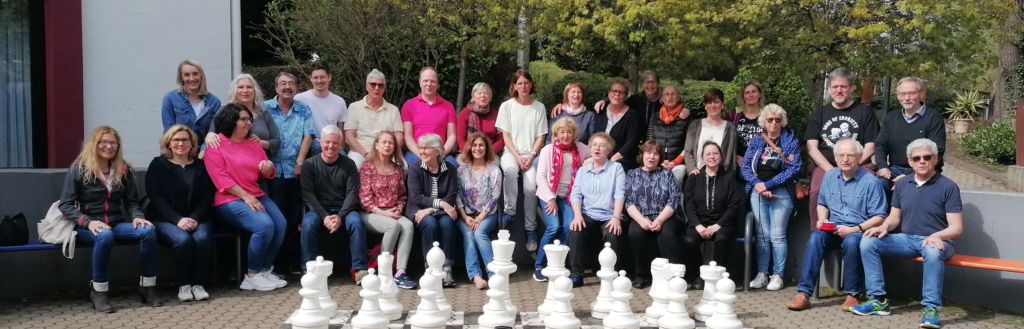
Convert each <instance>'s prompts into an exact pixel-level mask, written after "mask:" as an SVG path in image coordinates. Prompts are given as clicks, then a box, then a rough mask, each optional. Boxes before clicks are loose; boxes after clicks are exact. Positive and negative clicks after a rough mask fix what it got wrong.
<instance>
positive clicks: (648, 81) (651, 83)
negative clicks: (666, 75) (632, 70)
mask: <svg viewBox="0 0 1024 329" xmlns="http://www.w3.org/2000/svg"><path fill="white" fill-rule="evenodd" d="M644 84H645V85H656V84H658V81H654V80H647V81H644Z"/></svg>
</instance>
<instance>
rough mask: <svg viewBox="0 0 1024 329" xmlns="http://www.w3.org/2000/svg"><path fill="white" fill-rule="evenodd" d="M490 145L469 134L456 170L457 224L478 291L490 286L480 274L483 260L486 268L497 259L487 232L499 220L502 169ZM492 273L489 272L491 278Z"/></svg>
mask: <svg viewBox="0 0 1024 329" xmlns="http://www.w3.org/2000/svg"><path fill="white" fill-rule="evenodd" d="M491 145H492V143H491V139H490V138H488V137H487V135H486V134H484V133H483V132H475V133H472V134H470V135H469V137H468V138H467V140H466V146H467V148H466V149H464V150H463V151H462V156H461V157H459V161H460V163H459V168H458V169H456V175H457V176H458V179H459V187H460V188H459V196H458V198H457V199H456V209H458V212H459V219H460V220H457V221H456V223H457V224H458V225H459V230H460V231H462V244H463V246H464V248H465V249H466V250H465V252H466V272H467V274H468V275H469V278H470V280H472V281H473V284H474V285H476V288H477V289H483V288H484V287H487V281H486V280H484V278H483V276H482V273H481V271H480V267H481V266H480V264H481V263H480V259H483V261H484V262H483V265H484V266H487V263H490V262H491V260H492V259H493V258H494V253H493V252H492V251H491V237H490V236H488V233H490V232H491V229H493V228H494V225H495V223H497V221H498V215H497V212H498V198H499V197H501V168H498V164H497V161H495V160H497V156H495V155H494V150H493V149H491ZM490 274H491V273H490V272H489V271H488V276H490Z"/></svg>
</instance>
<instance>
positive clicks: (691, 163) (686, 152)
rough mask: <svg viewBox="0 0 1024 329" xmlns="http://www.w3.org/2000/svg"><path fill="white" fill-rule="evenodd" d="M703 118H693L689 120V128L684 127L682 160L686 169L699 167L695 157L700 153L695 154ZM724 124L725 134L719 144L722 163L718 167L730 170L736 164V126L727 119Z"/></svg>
mask: <svg viewBox="0 0 1024 329" xmlns="http://www.w3.org/2000/svg"><path fill="white" fill-rule="evenodd" d="M702 122H704V119H700V120H693V122H690V128H687V129H686V143H685V144H684V145H683V156H684V157H685V159H683V161H684V162H685V163H686V169H687V170H694V169H700V168H696V166H697V158H696V157H699V156H700V154H697V148H698V147H699V146H700V145H697V143H700V131H701V130H702V129H703V128H702V125H701V123H702ZM723 124H724V125H725V136H723V137H722V142H721V143H719V146H721V147H722V152H721V153H722V164H721V165H720V167H721V168H722V169H725V170H729V171H732V168H733V167H734V166H735V165H736V164H735V162H736V157H735V155H736V127H735V126H733V125H732V123H731V122H729V121H724V123H723Z"/></svg>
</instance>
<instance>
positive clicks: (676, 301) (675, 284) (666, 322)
mask: <svg viewBox="0 0 1024 329" xmlns="http://www.w3.org/2000/svg"><path fill="white" fill-rule="evenodd" d="M677 266H678V267H677ZM685 269H686V267H685V266H683V265H678V264H670V265H669V270H668V271H672V270H675V271H673V272H674V273H675V277H673V278H671V279H669V280H668V285H667V288H668V292H666V294H665V296H666V297H667V298H668V312H667V313H665V315H663V316H662V317H660V318H658V328H659V329H694V328H696V327H697V323H696V322H694V321H693V319H690V315H689V314H688V313H687V312H686V304H685V302H686V299H687V298H689V297H690V296H688V295H686V280H684V279H683V273H685Z"/></svg>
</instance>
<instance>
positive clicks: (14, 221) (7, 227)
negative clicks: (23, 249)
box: [0, 213, 28, 246]
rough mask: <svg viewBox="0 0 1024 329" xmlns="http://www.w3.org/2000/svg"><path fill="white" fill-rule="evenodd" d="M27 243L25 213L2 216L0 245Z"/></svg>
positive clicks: (0, 221)
mask: <svg viewBox="0 0 1024 329" xmlns="http://www.w3.org/2000/svg"><path fill="white" fill-rule="evenodd" d="M27 243H28V223H27V221H26V220H25V214H24V213H19V214H17V215H14V216H13V217H11V216H4V218H3V220H0V246H20V245H24V244H27Z"/></svg>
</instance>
